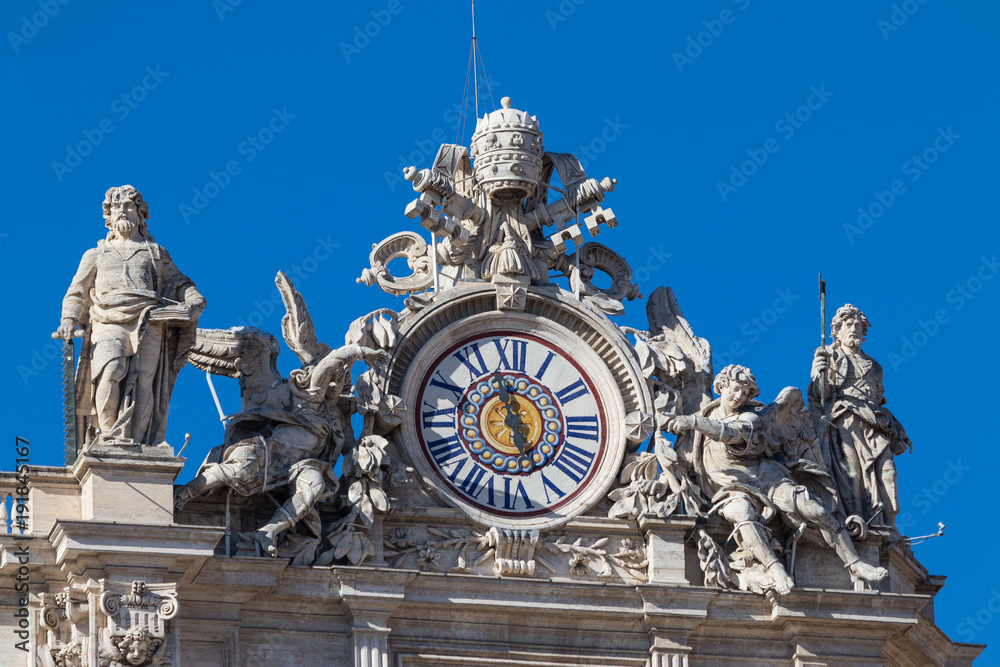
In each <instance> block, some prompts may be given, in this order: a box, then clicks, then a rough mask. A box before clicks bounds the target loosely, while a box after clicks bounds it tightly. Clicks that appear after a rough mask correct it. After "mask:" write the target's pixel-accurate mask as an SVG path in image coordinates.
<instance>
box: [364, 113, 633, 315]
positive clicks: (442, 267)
mask: <svg viewBox="0 0 1000 667" xmlns="http://www.w3.org/2000/svg"><path fill="white" fill-rule="evenodd" d="M511 104H512V103H511V100H510V98H509V97H505V98H503V99H502V100H501V108H500V109H497V110H495V111H492V112H489V113H487V114H485V115H484V116H483V117H482V118H481V119H479V120H478V121H477V124H476V130H475V132H474V133H473V135H472V142H471V148H470V149H466V148H465V147H464V146H459V145H455V144H444V145H442V146H441V148H440V150H439V151H438V154H437V157H436V159H435V161H434V165H433V167H432V168H430V169H421V170H418V169H417V168H416V167H415V166H411V167H407V169H406V170H405V171H404V177H405V178H406V179H407V180H408V181H411V182H412V183H413V189H414V190H415V191H416V192H418V193H420V196H419V197H418V198H417V199H415V200H413V201H412V202H411V203H410V205H409V206H408V207H407V209H406V215H407V216H408V217H410V218H417V217H419V218H420V222H421V224H422V225H423V226H424V227H425V228H426V229H428V230H429V231H430V232H431V233H432V234H433V235H434V238H435V242H436V239H437V238H440V239H441V242H440V243H437V244H436V251H435V249H434V247H432V246H429V245H428V244H426V243H425V242H424V241H423V240H422V239H421V238H420V237H419V236H418V235H417V234H414V233H412V232H400V233H398V234H394V235H392V236H390V237H389V238H387V239H385V240H384V241H383V242H382V243H380V244H376V246H375V247H374V249H373V250H372V253H371V268H370V269H365V270H364V272H363V273H362V276H361V277H360V278H358V282H363V283H365V284H368V285H374V284H376V283H377V284H378V285H379V287H381V288H382V289H383V290H385V291H386V292H389V293H390V294H397V295H399V294H408V293H412V292H418V291H421V290H425V289H428V288H429V287H431V286H432V285H438V284H439V283H440V286H442V287H444V288H448V287H453V286H455V285H457V284H458V283H459V282H461V281H465V280H486V281H489V282H492V283H494V284H496V285H497V286H498V289H497V295H498V302H499V303H500V307H501V308H503V309H513V310H518V309H520V308H522V307H523V304H522V301H523V292H522V290H523V287H522V286H524V285H545V284H548V283H549V277H550V275H555V276H565V277H567V278H568V279H569V282H570V285H571V287H572V288H573V289H574V291H576V292H578V293H580V294H583V295H584V296H585V297H587V298H590V299H592V300H593V301H594V302H595V304H596V305H598V307H600V308H602V309H604V310H606V311H607V312H609V314H620V313H621V312H622V307H621V303H620V301H621V300H622V299H635V298H638V297H639V296H641V294H640V293H639V288H638V286H637V285H634V284H633V283H632V269H631V267H629V265H628V263H627V262H626V261H625V260H624V259H623V258H622V257H620V256H619V255H618V254H617V253H615V252H614V251H613V250H611V249H610V248H608V247H606V246H604V245H601V244H599V243H595V242H588V243H584V242H583V227H586V229H587V231H588V232H589V234H590V235H591V236H596V235H597V234H598V233H599V232H600V227H601V225H606V226H607V227H615V226H616V225H617V224H618V221H617V219H616V218H615V217H614V213H613V212H612V211H611V209H603V208H601V206H600V204H601V202H603V201H604V197H605V194H606V193H607V192H611V191H612V190H614V187H615V181H614V180H613V179H610V178H604V179H602V180H600V181H598V180H596V179H594V178H588V177H587V174H586V173H585V172H584V170H583V167H582V166H581V164H580V160H579V159H578V158H577V157H575V156H573V155H570V154H569V153H551V152H547V151H546V150H545V149H544V147H543V145H542V132H541V129H540V127H539V124H538V119H537V118H535V116H532V115H530V114H528V113H527V112H525V111H520V110H518V109H515V108H513V107H512V106H511ZM470 158H473V159H474V163H473V162H470ZM554 176H558V179H559V182H561V183H562V186H563V187H562V188H559V187H556V186H555V185H553V177H554ZM549 190H557V191H558V192H559V193H561V194H562V197H561V198H559V199H557V200H556V201H554V202H550V201H549ZM583 216H586V217H583ZM581 218H582V222H581ZM567 241H572V242H573V243H574V245H575V246H576V250H575V252H573V253H572V254H567V250H566V242H567ZM397 257H406V259H407V262H408V264H409V266H410V268H411V269H412V270H413V274H412V275H411V276H405V277H399V276H393V275H391V274H390V273H389V271H388V268H387V266H388V264H389V262H390V261H391V260H392V259H395V258H397ZM595 270H599V271H603V272H604V273H606V274H608V276H610V282H611V285H610V287H605V288H598V287H597V286H596V285H594V283H593V282H592V281H591V278H592V277H593V276H594V271H595Z"/></svg>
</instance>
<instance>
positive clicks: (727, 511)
mask: <svg viewBox="0 0 1000 667" xmlns="http://www.w3.org/2000/svg"><path fill="white" fill-rule="evenodd" d="M714 389H715V391H716V393H718V394H719V395H720V398H718V399H717V400H715V401H712V402H711V403H709V404H708V405H707V406H705V407H704V408H703V409H702V410H701V411H700V412H699V413H698V414H694V415H680V416H676V417H672V418H670V419H669V420H668V421H667V423H666V425H665V426H666V428H667V429H669V430H670V431H671V432H673V433H675V434H680V433H684V432H694V434H695V435H694V438H693V439H692V440H691V442H690V446H691V449H692V453H693V458H694V460H696V461H697V462H698V472H697V477H698V478H699V481H700V484H701V488H702V489H703V490H704V492H705V493H706V496H707V497H709V498H710V502H711V503H712V507H711V510H710V512H711V513H717V514H719V515H720V516H721V517H722V518H724V519H725V520H726V521H727V522H729V523H731V524H733V526H734V532H733V535H734V537H735V539H736V543H737V546H738V550H740V551H742V552H744V554H745V555H748V556H750V557H752V560H753V561H756V563H758V564H759V565H761V566H762V567H763V568H764V570H765V571H766V575H767V578H768V579H769V580H770V581H769V582H768V584H769V585H764V586H761V587H762V588H773V589H774V590H775V591H776V592H778V593H780V594H785V593H788V592H789V591H791V589H792V588H793V587H794V585H795V584H794V581H793V580H792V578H791V577H789V576H788V573H787V572H786V570H785V567H784V565H783V564H782V562H781V561H780V560H778V558H777V556H776V555H775V553H774V550H773V549H772V547H771V546H770V541H771V532H770V530H769V529H768V527H767V524H768V522H769V521H771V520H772V519H781V520H783V521H784V522H785V523H786V524H788V525H789V526H793V527H803V529H804V527H809V528H814V529H816V530H818V531H819V533H820V535H821V536H822V538H823V540H824V541H825V542H826V544H827V545H828V546H829V547H830V548H832V549H833V550H834V551H835V552H836V553H837V556H839V557H840V559H841V560H842V561H843V562H844V565H845V566H846V567H847V568H848V569H849V570H850V573H851V575H852V577H853V578H854V579H855V580H858V579H860V580H863V581H868V582H875V581H881V580H882V579H884V578H885V577H886V574H887V572H886V570H885V569H883V568H879V567H874V566H871V565H868V564H867V563H865V562H864V561H862V560H861V559H860V557H859V556H858V553H857V551H856V549H855V547H854V544H853V543H852V542H851V537H850V535H849V534H848V531H847V529H846V527H845V526H844V524H843V523H842V522H840V521H838V520H837V519H835V518H834V516H833V514H832V513H831V511H830V508H829V507H828V506H825V505H824V503H823V502H821V500H820V499H821V498H824V496H825V499H826V500H827V502H828V503H832V500H833V498H834V496H833V492H832V489H829V488H826V489H824V487H825V482H827V480H829V475H828V474H827V473H826V472H825V471H824V470H823V468H822V467H821V461H820V460H818V457H819V455H818V450H817V448H816V447H815V444H816V443H815V439H814V435H813V433H812V430H811V428H810V422H809V419H808V417H807V416H806V410H805V403H804V401H803V400H802V394H801V392H800V391H799V390H798V389H794V388H791V387H789V388H786V389H785V390H784V391H782V392H781V394H780V395H779V396H778V398H777V399H776V400H775V402H774V403H772V404H771V405H768V406H765V405H764V404H762V403H760V402H758V401H755V400H753V399H754V398H755V397H756V396H757V395H758V394H759V393H760V392H759V390H758V388H757V381H756V379H755V378H754V376H753V374H752V373H751V372H750V370H749V369H748V368H746V367H744V366H737V365H730V366H726V367H725V368H723V369H722V370H721V371H720V372H719V374H718V375H717V376H716V378H715V382H714ZM824 490H825V491H826V492H824ZM757 574H758V576H759V575H760V574H762V573H757Z"/></svg>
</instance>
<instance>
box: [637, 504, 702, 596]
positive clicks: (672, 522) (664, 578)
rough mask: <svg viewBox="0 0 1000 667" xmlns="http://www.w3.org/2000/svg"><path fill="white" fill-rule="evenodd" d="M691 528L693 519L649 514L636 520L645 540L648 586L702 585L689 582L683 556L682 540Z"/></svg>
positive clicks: (693, 523)
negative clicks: (660, 517) (663, 517)
mask: <svg viewBox="0 0 1000 667" xmlns="http://www.w3.org/2000/svg"><path fill="white" fill-rule="evenodd" d="M694 525H695V519H694V517H686V516H677V517H669V518H666V519H658V518H656V517H655V516H653V515H651V514H644V515H642V516H640V517H639V530H640V531H641V532H642V535H643V537H644V538H645V540H646V558H647V559H648V560H649V583H651V584H681V585H688V584H700V583H701V582H700V581H697V582H696V581H690V580H689V578H688V574H687V567H686V561H685V554H684V541H685V539H687V536H688V534H689V533H690V532H691V529H692V528H694Z"/></svg>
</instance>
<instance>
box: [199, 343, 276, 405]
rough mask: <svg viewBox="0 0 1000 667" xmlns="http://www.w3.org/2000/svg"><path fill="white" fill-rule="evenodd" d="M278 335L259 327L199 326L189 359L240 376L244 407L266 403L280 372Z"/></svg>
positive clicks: (211, 369) (202, 366)
mask: <svg viewBox="0 0 1000 667" xmlns="http://www.w3.org/2000/svg"><path fill="white" fill-rule="evenodd" d="M279 350H280V348H279V347H278V339H277V338H275V337H274V336H272V335H271V334H269V333H264V332H263V331H261V330H260V329H257V328H256V327H232V328H231V329H198V334H197V337H196V338H195V343H194V347H192V348H191V352H190V354H189V355H188V363H190V364H191V365H192V366H194V367H195V368H197V369H200V370H203V371H208V372H209V373H212V374H213V375H224V376H226V377H231V378H238V379H239V381H240V394H241V396H242V397H243V410H251V409H253V408H260V407H265V406H267V405H268V403H269V400H268V399H269V396H270V393H271V392H272V390H273V389H274V387H275V386H277V385H280V384H281V383H282V382H283V381H284V378H282V377H281V374H280V373H279V372H278V366H277V360H278V352H279Z"/></svg>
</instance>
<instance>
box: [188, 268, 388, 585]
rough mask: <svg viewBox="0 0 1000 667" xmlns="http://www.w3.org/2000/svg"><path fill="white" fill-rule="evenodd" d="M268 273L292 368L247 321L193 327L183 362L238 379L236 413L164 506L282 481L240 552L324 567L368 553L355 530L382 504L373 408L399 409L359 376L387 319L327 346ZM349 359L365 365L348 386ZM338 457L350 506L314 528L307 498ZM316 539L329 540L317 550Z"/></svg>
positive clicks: (383, 343) (334, 483)
mask: <svg viewBox="0 0 1000 667" xmlns="http://www.w3.org/2000/svg"><path fill="white" fill-rule="evenodd" d="M275 282H276V284H277V286H278V290H279V292H280V294H281V298H282V300H283V301H284V304H285V309H286V311H287V314H286V315H285V316H284V318H283V319H282V322H281V328H282V334H283V335H284V339H285V342H286V343H287V344H288V347H289V348H290V349H291V350H292V351H293V352H294V353H295V354H296V356H298V358H299V360H300V361H301V362H302V367H301V368H299V369H296V370H293V371H292V372H291V373H289V377H288V378H284V377H282V376H281V374H280V373H279V372H278V370H277V365H276V359H277V356H278V352H279V348H278V342H277V340H276V339H275V338H274V336H272V335H270V334H267V333H264V332H262V331H260V330H258V329H256V328H253V327H234V328H231V329H199V330H198V338H197V341H196V343H195V346H194V348H193V349H192V351H191V355H190V362H191V364H193V365H194V366H195V367H197V368H199V369H202V370H206V371H209V372H211V373H215V374H219V375H225V376H228V377H232V378H238V379H239V382H240V394H241V398H242V406H241V407H242V411H241V412H239V413H237V414H235V415H230V416H229V417H228V418H227V419H228V420H229V421H228V425H227V427H226V434H225V440H224V445H223V447H224V451H223V452H222V455H221V458H220V460H217V461H211V460H209V461H207V462H206V463H205V464H204V465H203V466H202V467H201V469H200V470H199V471H198V474H197V475H196V476H195V478H194V479H193V480H191V481H190V482H188V483H187V484H186V485H184V486H182V487H179V488H178V489H177V490H176V493H175V503H174V505H175V508H176V509H178V510H181V509H182V508H183V507H184V506H185V505H186V504H187V503H188V502H189V501H190V500H192V499H194V498H197V497H199V496H202V495H205V494H207V493H209V492H211V491H213V490H215V489H218V488H220V487H223V486H225V487H229V488H230V489H232V490H233V491H235V492H236V493H239V494H241V495H244V496H264V495H267V496H270V497H271V499H272V500H274V497H273V496H272V495H271V492H272V491H275V490H280V489H286V490H287V495H288V497H287V500H285V501H284V502H283V503H280V504H279V503H278V501H277V500H274V502H275V504H276V505H277V508H276V511H275V512H274V515H273V516H272V517H271V519H270V520H269V521H267V522H266V523H265V524H264V525H262V526H260V528H258V529H257V530H256V531H254V532H253V533H252V534H244V535H242V537H243V542H242V543H241V544H240V545H239V546H240V549H241V553H242V552H248V553H253V551H254V550H255V549H257V548H259V549H260V551H262V552H264V553H267V554H269V555H271V556H283V557H289V556H291V557H294V559H295V560H294V561H293V563H295V564H306V565H308V564H326V563H329V562H332V560H333V559H334V558H342V557H344V556H347V557H348V558H349V560H350V561H351V562H352V563H358V562H361V561H362V560H364V558H366V557H367V556H370V555H371V554H372V552H373V547H372V545H371V543H370V542H369V541H368V540H367V538H366V537H364V533H365V530H364V528H365V527H367V526H370V525H371V524H372V521H373V518H374V514H375V511H376V510H378V511H382V512H384V511H387V510H388V509H389V502H388V497H387V496H386V494H385V491H384V490H383V488H382V481H383V469H384V468H386V467H387V464H388V460H387V458H386V454H385V447H386V445H387V444H388V443H387V441H386V440H385V439H384V438H382V437H381V436H380V435H376V434H374V432H373V428H372V427H373V424H374V418H375V417H378V418H379V420H380V423H383V424H392V423H399V421H401V420H402V407H401V404H400V401H399V399H398V398H396V397H394V396H384V395H381V394H379V392H378V390H377V388H375V387H374V386H372V385H373V383H372V382H371V374H372V373H373V372H377V371H378V370H379V369H380V368H381V366H382V365H384V363H385V362H386V361H387V360H388V358H389V354H388V352H386V348H390V347H392V345H394V344H395V335H396V319H395V317H396V316H395V313H393V312H392V311H389V310H380V311H375V312H374V313H370V314H369V315H366V316H365V317H362V318H359V319H358V320H357V321H355V322H354V324H352V326H351V328H350V330H349V331H348V334H347V336H346V343H347V344H346V345H344V346H343V347H340V348H337V349H332V348H331V347H330V346H329V345H326V344H325V343H320V342H319V341H318V340H317V337H316V332H315V329H314V327H313V322H312V318H311V317H310V316H309V311H308V309H307V308H306V305H305V301H304V300H303V298H302V295H301V294H300V293H299V292H297V291H295V287H294V286H293V285H292V282H291V281H290V280H289V279H288V277H287V276H286V275H285V274H284V273H282V272H280V271H279V272H278V275H277V277H276V278H275ZM359 361H362V362H364V363H366V364H367V365H368V366H369V370H368V371H367V372H366V373H365V374H364V375H362V376H361V378H360V379H359V381H358V384H357V387H355V386H353V385H352V377H351V368H352V366H353V365H354V364H355V363H356V362H359ZM355 391H357V396H355ZM354 411H357V412H359V413H361V414H363V415H364V416H365V421H364V429H363V431H362V434H361V437H360V438H359V439H358V440H355V437H354V433H353V430H352V428H351V423H350V417H351V414H352V413H353V412H354ZM342 454H343V455H344V456H345V459H344V463H343V470H342V472H343V475H344V476H345V477H347V478H349V480H350V487H349V491H348V493H347V497H346V499H345V501H346V503H347V504H348V505H349V506H350V511H349V512H348V513H347V515H346V516H345V517H343V518H342V519H341V520H340V521H338V522H336V524H334V525H333V526H332V527H329V529H328V530H327V531H326V532H325V533H324V529H323V526H322V524H321V520H320V516H319V512H318V510H317V503H319V502H321V501H323V500H326V499H328V498H332V497H334V496H335V495H337V494H338V490H339V489H340V481H339V479H338V477H337V475H336V473H335V472H334V467H335V465H336V463H337V461H338V460H339V459H340V457H341V455H342ZM211 458H212V457H211V455H210V457H209V459H211ZM358 529H360V530H358ZM283 534H284V540H283V541H282V540H281V539H280V538H281V536H282V535H283ZM324 537H325V538H326V540H328V542H329V545H330V548H329V550H328V551H326V552H324V553H322V554H320V555H319V557H317V556H316V553H317V550H318V549H319V547H320V546H321V544H322V542H323V539H324Z"/></svg>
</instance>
